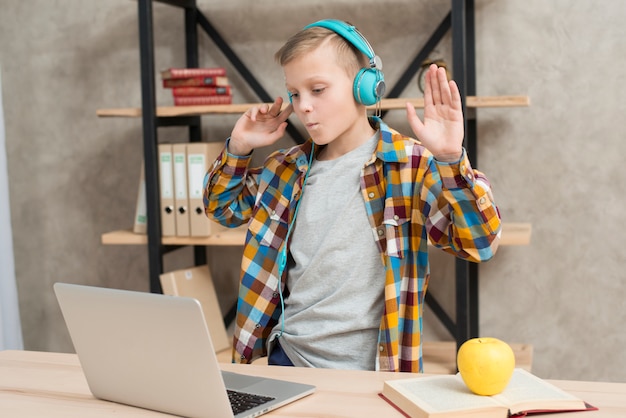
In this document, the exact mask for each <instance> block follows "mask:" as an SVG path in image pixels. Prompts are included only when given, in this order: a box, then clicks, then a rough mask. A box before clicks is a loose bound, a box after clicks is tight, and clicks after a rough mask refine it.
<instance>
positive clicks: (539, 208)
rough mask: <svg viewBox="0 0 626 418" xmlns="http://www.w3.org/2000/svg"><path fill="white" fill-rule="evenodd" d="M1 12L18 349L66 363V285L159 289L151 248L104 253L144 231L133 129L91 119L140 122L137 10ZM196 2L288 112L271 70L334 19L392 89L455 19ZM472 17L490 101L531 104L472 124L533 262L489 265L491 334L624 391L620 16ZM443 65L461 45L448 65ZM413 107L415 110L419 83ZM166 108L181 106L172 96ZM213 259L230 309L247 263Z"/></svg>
mask: <svg viewBox="0 0 626 418" xmlns="http://www.w3.org/2000/svg"><path fill="white" fill-rule="evenodd" d="M0 3H1V4H2V13H0V65H1V66H2V78H3V82H4V91H3V92H2V94H3V99H4V104H5V120H6V135H7V152H8V157H9V178H10V192H11V210H12V214H11V215H12V220H13V232H14V246H15V257H16V260H15V261H16V270H17V271H16V274H17V279H18V291H19V295H20V305H21V313H22V325H23V330H24V339H25V345H26V348H27V349H31V350H51V351H71V350H72V346H71V342H70V340H69V337H68V335H67V332H66V330H65V327H64V324H63V321H62V318H61V315H60V312H59V310H58V307H57V305H56V301H55V299H54V296H53V293H52V290H51V286H52V284H53V283H54V282H55V281H60V280H61V281H72V282H79V283H87V284H94V285H102V286H111V287H121V288H127V289H139V290H147V278H146V275H147V256H146V249H145V248H144V247H140V246H139V247H134V246H130V247H118V246H102V245H101V244H100V235H101V234H102V233H103V232H106V231H109V230H112V229H117V228H123V227H128V226H129V225H130V224H131V220H132V217H133V213H134V205H135V196H136V187H137V177H138V170H139V163H140V161H141V125H140V120H138V119H116V118H114V119H99V118H97V117H96V115H95V112H96V109H98V108H103V107H127V106H138V105H139V104H140V90H139V63H138V57H139V54H138V50H137V47H138V36H137V19H136V10H135V4H134V3H133V2H129V1H127V0H111V1H84V0H60V1H55V2H50V1H47V0H30V1H27V2H19V1H16V0H3V1H1V2H0ZM198 3H199V4H200V6H201V8H202V9H203V10H204V11H205V14H206V15H207V16H208V17H209V19H211V20H212V22H213V23H214V24H215V26H216V27H217V28H218V30H220V31H221V33H222V34H223V36H224V37H225V38H226V40H227V41H228V42H229V43H230V44H231V46H232V47H233V48H234V50H235V51H236V52H237V53H238V54H239V55H240V56H241V57H242V59H243V60H244V61H245V63H246V64H247V65H248V66H249V68H250V69H251V70H252V71H253V72H254V73H255V75H256V76H257V77H258V79H259V80H261V81H262V83H263V84H264V85H265V86H266V89H267V90H269V92H270V93H271V94H272V95H280V94H284V91H283V87H282V74H281V72H280V69H279V68H277V66H276V65H275V64H274V62H273V59H272V56H273V53H274V51H275V50H276V49H277V48H278V47H279V46H280V45H281V43H282V42H283V41H284V40H285V39H286V38H287V37H288V36H289V35H290V34H291V33H292V32H294V31H295V30H297V29H298V28H300V27H301V26H303V25H304V24H307V23H310V22H311V21H313V20H316V19H320V18H327V17H336V18H342V19H347V20H350V21H352V22H353V23H355V24H356V25H357V26H359V27H360V29H361V30H362V31H363V32H364V33H365V34H366V35H367V36H368V38H369V40H370V41H371V42H372V44H373V45H374V48H375V49H376V51H377V52H378V54H379V55H381V56H382V57H383V59H384V62H385V74H386V78H387V80H388V82H389V83H390V84H391V85H393V83H394V82H395V80H397V78H398V77H399V74H400V73H401V72H402V71H403V70H404V68H405V66H406V65H407V63H408V62H409V61H410V60H411V59H412V58H413V56H414V55H415V53H416V52H417V51H418V49H419V48H420V46H421V45H422V44H423V42H424V40H425V38H426V37H427V36H429V34H430V32H431V31H432V30H433V29H434V27H435V26H436V25H437V24H438V23H439V21H440V20H441V19H442V18H443V16H444V15H445V13H446V12H447V8H448V6H449V2H448V1H446V0H439V1H415V0H398V1H386V2H385V1H377V2H374V1H356V0H343V1H333V2H330V1H290V2H287V1H277V0H273V1H262V2H249V1H243V0H231V1H229V2H218V1H215V0H202V1H199V2H198ZM226 3H227V4H226ZM476 3H477V5H476V16H477V33H476V38H477V45H476V48H477V66H478V93H479V95H507V94H528V95H529V96H530V97H531V100H532V106H531V107H529V108H513V109H505V110H496V109H482V110H480V111H479V112H478V121H479V127H478V128H479V137H480V139H479V147H480V149H479V155H478V162H479V164H478V167H479V168H480V169H481V170H483V171H485V172H486V173H487V174H488V175H489V177H490V179H491V181H492V183H493V186H494V189H495V194H496V198H497V200H498V203H499V206H500V209H501V212H502V215H503V218H504V219H505V221H509V222H515V221H520V222H532V224H533V237H532V244H531V245H530V246H527V247H502V248H501V249H500V251H499V252H498V254H497V256H496V258H495V259H494V260H492V261H491V262H489V263H487V264H485V265H483V266H481V267H480V273H481V284H480V313H481V317H480V325H481V335H483V336H487V335H490V336H496V337H499V338H502V339H505V340H507V341H510V342H526V343H530V344H533V345H534V347H535V362H534V371H535V372H536V373H537V374H538V375H540V376H542V377H546V378H568V379H570V378H572V379H589V380H612V381H626V372H625V371H624V370H626V354H625V353H626V350H624V349H623V347H624V346H625V345H626V333H624V332H623V331H622V329H621V327H622V325H623V324H624V323H625V322H626V314H625V313H624V312H625V310H624V297H625V296H626V292H625V291H624V287H623V284H622V282H623V278H624V273H623V270H624V265H625V256H624V250H623V247H622V243H623V222H621V221H619V219H620V218H619V215H620V213H621V212H622V206H623V204H624V197H623V189H622V187H624V184H626V181H625V180H626V179H625V176H626V175H625V174H624V173H625V172H626V171H625V170H623V168H622V162H623V161H622V159H623V155H625V154H626V145H625V144H626V141H624V138H625V137H626V128H625V125H624V122H623V118H622V115H624V114H626V109H625V106H626V104H625V101H624V100H623V97H624V84H625V83H624V81H625V80H624V77H625V75H624V74H625V71H624V68H626V67H625V65H626V56H625V55H624V51H625V50H626V45H625V42H626V33H625V31H626V30H625V26H624V25H623V20H624V18H626V3H625V2H623V1H621V0H605V1H603V2H602V4H601V6H600V5H598V4H596V3H594V2H588V1H584V0H559V1H556V0H555V1H550V2H544V1H539V0H527V1H523V2H522V1H516V0H477V2H476ZM182 21H183V19H182V13H181V12H180V11H179V10H177V9H173V8H170V7H167V6H163V5H156V6H155V41H156V46H157V49H156V66H157V68H158V69H160V68H165V67H168V66H170V65H182V64H183V63H184V59H183V36H182V31H181V28H182ZM200 39H201V64H202V65H227V64H226V61H225V59H224V57H223V56H222V55H221V54H220V53H219V51H217V50H216V48H215V47H214V46H213V45H212V43H211V42H210V41H209V40H208V38H207V37H206V36H205V35H204V33H201V35H200ZM448 51H449V37H447V38H446V40H445V42H444V44H443V45H442V46H441V47H440V51H439V52H440V53H441V54H442V55H446V54H447V53H448ZM229 75H230V76H231V81H232V83H233V85H234V86H235V89H236V99H235V100H236V101H237V102H250V101H255V100H257V98H256V97H255V96H254V94H253V93H252V92H251V91H249V90H248V89H247V88H246V87H245V84H244V83H243V81H242V80H241V79H240V78H239V76H238V75H237V74H236V73H235V72H234V70H232V69H231V70H230V72H229ZM404 95H405V96H414V95H417V89H416V88H415V85H414V84H412V86H411V87H410V88H409V89H407V90H406V92H405V93H404ZM157 99H158V102H159V104H163V105H165V104H169V103H170V100H171V99H170V98H169V97H168V94H167V92H164V91H162V90H159V91H158V95H157ZM235 119H236V117H234V116H206V117H203V125H204V127H203V130H204V136H205V138H206V140H216V141H221V140H222V139H224V138H225V137H226V136H227V135H228V133H229V131H230V128H231V126H232V124H233V123H234V120H235ZM388 122H389V123H391V124H393V125H394V126H395V127H396V128H398V129H399V130H401V131H405V132H408V127H407V125H406V123H405V122H404V120H403V115H402V113H401V112H394V113H391V114H389V117H388ZM159 135H160V138H161V139H162V140H164V141H166V140H169V141H177V140H181V139H183V138H184V137H185V135H186V131H185V130H184V129H182V128H166V129H161V130H160V131H159ZM285 144H289V141H285ZM262 155H263V152H258V153H257V157H256V158H260V157H262ZM208 253H209V260H210V262H211V264H212V268H213V272H214V275H215V276H216V278H217V280H218V281H219V283H220V288H221V292H222V293H221V294H222V300H221V303H222V308H223V309H227V308H228V307H229V306H230V304H231V303H232V302H233V301H234V292H235V289H236V282H237V270H238V265H239V258H240V255H241V253H240V249H239V248H213V249H209V250H208ZM433 258H434V260H435V263H434V266H433V276H434V277H433V282H432V291H433V292H434V293H435V294H437V295H438V296H439V297H440V298H441V299H442V300H443V301H447V303H448V305H449V302H450V295H452V294H453V288H452V286H453V282H452V280H451V278H452V277H451V276H452V273H453V270H452V269H451V267H450V266H451V261H452V259H451V258H450V257H448V256H442V255H436V256H434V257H433ZM224 260H226V262H224ZM191 262H192V259H191V255H190V251H189V250H188V249H183V250H180V251H178V252H177V253H174V254H171V255H168V256H167V257H166V269H173V268H179V267H184V266H187V265H189V264H190V263H191ZM450 313H451V314H452V313H453V308H452V307H450ZM425 326H426V334H427V336H428V337H429V338H431V339H449V338H450V336H449V335H447V334H446V332H445V331H444V330H443V329H442V327H441V325H440V324H439V323H438V322H437V321H436V320H435V319H433V318H432V315H431V314H430V313H428V320H427V321H426V325H425Z"/></svg>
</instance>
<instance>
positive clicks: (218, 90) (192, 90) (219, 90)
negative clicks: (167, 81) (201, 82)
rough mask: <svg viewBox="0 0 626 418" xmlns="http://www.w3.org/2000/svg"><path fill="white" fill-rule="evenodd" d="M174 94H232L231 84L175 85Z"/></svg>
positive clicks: (175, 95) (176, 95)
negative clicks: (208, 85) (213, 85)
mask: <svg viewBox="0 0 626 418" xmlns="http://www.w3.org/2000/svg"><path fill="white" fill-rule="evenodd" d="M172 95H174V97H178V96H224V95H232V92H231V90H230V86H222V87H203V86H202V87H174V88H172Z"/></svg>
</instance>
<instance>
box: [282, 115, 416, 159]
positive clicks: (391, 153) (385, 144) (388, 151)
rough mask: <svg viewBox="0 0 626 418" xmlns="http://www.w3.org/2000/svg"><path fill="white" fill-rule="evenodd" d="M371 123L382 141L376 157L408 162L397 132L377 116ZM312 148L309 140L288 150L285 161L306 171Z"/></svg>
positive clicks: (311, 142)
mask: <svg viewBox="0 0 626 418" xmlns="http://www.w3.org/2000/svg"><path fill="white" fill-rule="evenodd" d="M369 121H370V124H371V125H372V127H373V128H374V129H376V130H377V131H379V132H380V139H379V140H378V145H376V151H375V153H376V157H377V158H379V159H380V160H382V161H385V162H400V163H401V162H406V161H407V160H408V157H407V155H406V149H405V148H404V146H405V144H404V141H403V140H401V139H394V138H397V132H396V131H394V130H393V129H391V128H390V127H389V126H388V125H387V124H386V123H385V122H383V120H382V119H381V118H379V117H377V116H371V117H370V118H369ZM312 148H313V141H312V140H311V138H309V139H307V141H306V142H305V143H304V144H302V145H300V146H296V147H292V148H290V149H289V150H287V152H286V154H285V161H287V162H289V163H293V162H296V163H297V165H298V168H299V169H300V170H301V171H306V168H307V166H308V161H309V156H310V155H311V150H312ZM317 148H318V149H317V150H316V152H318V151H319V147H317Z"/></svg>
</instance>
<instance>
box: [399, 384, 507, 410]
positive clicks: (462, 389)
mask: <svg viewBox="0 0 626 418" xmlns="http://www.w3.org/2000/svg"><path fill="white" fill-rule="evenodd" d="M387 383H388V384H391V385H392V386H394V387H395V388H397V390H398V391H400V392H402V393H403V394H404V395H405V396H406V397H407V398H409V399H411V400H412V401H413V402H415V403H418V404H419V405H420V406H421V407H422V408H423V409H424V410H426V411H428V412H430V413H432V412H442V411H458V410H470V409H477V408H481V409H482V408H493V407H499V408H503V407H502V405H501V404H500V403H498V402H496V401H495V400H494V399H492V398H491V397H489V396H477V395H474V394H473V393H471V392H470V391H469V389H467V386H465V383H463V380H461V377H460V376H459V375H456V376H432V377H427V378H419V379H407V380H393V381H390V382H389V381H388V382H387Z"/></svg>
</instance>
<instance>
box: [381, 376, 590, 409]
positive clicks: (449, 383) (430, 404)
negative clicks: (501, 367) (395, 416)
mask: <svg viewBox="0 0 626 418" xmlns="http://www.w3.org/2000/svg"><path fill="white" fill-rule="evenodd" d="M381 395H382V396H383V397H384V398H386V399H387V400H388V401H390V402H391V403H392V404H394V405H395V406H396V407H397V408H398V409H400V410H401V411H402V412H404V413H405V414H407V415H409V416H410V417H414V418H428V417H437V418H447V417H481V418H483V417H484V418H491V417H493V418H506V417H508V416H515V415H519V416H524V415H527V414H533V413H546V412H556V411H563V412H564V411H583V410H590V409H591V410H595V409H596V408H594V407H592V406H590V405H587V404H585V402H583V401H582V400H580V399H578V398H576V397H575V396H573V395H571V394H569V393H567V392H564V391H563V390H561V389H559V388H557V387H556V386H554V385H552V384H551V383H548V382H546V381H545V380H542V379H540V378H539V377H537V376H535V375H533V374H531V373H529V372H527V371H525V370H524V369H515V372H514V373H513V377H512V378H511V381H510V382H509V384H508V386H507V387H506V389H505V390H504V391H503V392H502V393H500V394H498V395H493V396H480V395H475V394H473V393H472V392H470V390H469V389H468V388H467V386H465V383H463V380H462V379H461V376H460V375H459V374H458V373H457V374H456V375H437V376H427V377H417V378H409V379H398V380H388V381H385V384H384V386H383V391H382V394H381Z"/></svg>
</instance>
